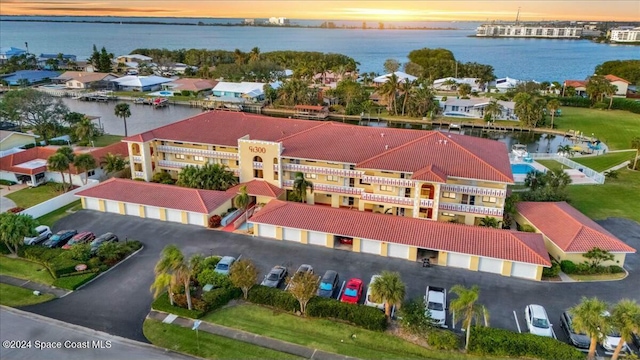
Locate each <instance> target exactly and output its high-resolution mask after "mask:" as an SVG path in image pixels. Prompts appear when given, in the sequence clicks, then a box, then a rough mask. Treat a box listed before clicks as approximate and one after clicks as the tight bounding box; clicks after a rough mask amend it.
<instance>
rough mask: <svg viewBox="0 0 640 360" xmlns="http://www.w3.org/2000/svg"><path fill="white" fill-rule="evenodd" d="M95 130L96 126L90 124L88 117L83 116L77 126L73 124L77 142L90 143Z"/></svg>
mask: <svg viewBox="0 0 640 360" xmlns="http://www.w3.org/2000/svg"><path fill="white" fill-rule="evenodd" d="M95 129H96V126H95V125H94V124H93V122H91V120H90V119H89V118H88V117H86V116H84V117H82V119H81V120H80V121H79V122H78V123H77V124H75V126H74V127H73V132H74V134H75V135H76V137H77V138H78V140H79V141H90V140H91V139H93V137H94V135H95V133H96V131H95Z"/></svg>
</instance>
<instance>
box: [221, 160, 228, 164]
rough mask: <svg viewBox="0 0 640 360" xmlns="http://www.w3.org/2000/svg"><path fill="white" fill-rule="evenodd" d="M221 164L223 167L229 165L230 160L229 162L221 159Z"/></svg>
mask: <svg viewBox="0 0 640 360" xmlns="http://www.w3.org/2000/svg"><path fill="white" fill-rule="evenodd" d="M220 164H222V165H229V160H227V159H220Z"/></svg>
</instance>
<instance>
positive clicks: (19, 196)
mask: <svg viewBox="0 0 640 360" xmlns="http://www.w3.org/2000/svg"><path fill="white" fill-rule="evenodd" d="M65 176H67V175H66V174H65ZM58 186H59V185H58V184H56V183H46V184H44V185H40V186H38V187H34V188H25V189H22V190H19V191H16V192H13V193H11V194H9V195H7V197H8V198H9V199H11V200H13V201H14V202H15V203H16V206H19V207H23V208H25V209H27V208H30V207H32V206H33V205H38V204H40V203H41V202H45V201H47V200H49V199H51V198H54V197H56V196H58V195H60V193H59V192H58V191H57V190H56V188H57V187H58Z"/></svg>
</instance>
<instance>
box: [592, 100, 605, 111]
mask: <svg viewBox="0 0 640 360" xmlns="http://www.w3.org/2000/svg"><path fill="white" fill-rule="evenodd" d="M593 108H594V109H598V110H606V109H608V108H609V104H607V103H604V102H602V101H599V102H597V103H595V104H594V105H593Z"/></svg>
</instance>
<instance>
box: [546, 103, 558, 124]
mask: <svg viewBox="0 0 640 360" xmlns="http://www.w3.org/2000/svg"><path fill="white" fill-rule="evenodd" d="M558 109H560V101H558V100H557V99H551V100H549V102H548V103H547V110H549V113H551V128H552V129H553V119H554V118H555V116H556V111H558Z"/></svg>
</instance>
